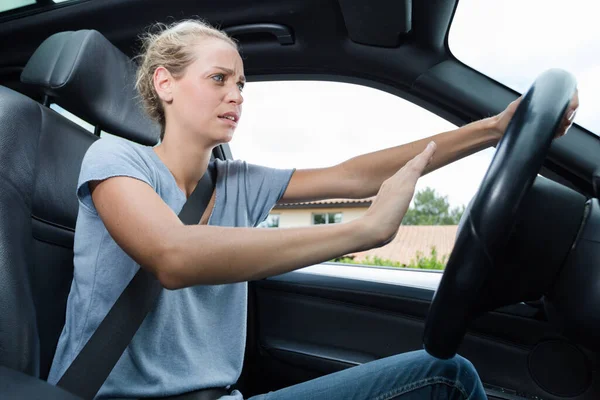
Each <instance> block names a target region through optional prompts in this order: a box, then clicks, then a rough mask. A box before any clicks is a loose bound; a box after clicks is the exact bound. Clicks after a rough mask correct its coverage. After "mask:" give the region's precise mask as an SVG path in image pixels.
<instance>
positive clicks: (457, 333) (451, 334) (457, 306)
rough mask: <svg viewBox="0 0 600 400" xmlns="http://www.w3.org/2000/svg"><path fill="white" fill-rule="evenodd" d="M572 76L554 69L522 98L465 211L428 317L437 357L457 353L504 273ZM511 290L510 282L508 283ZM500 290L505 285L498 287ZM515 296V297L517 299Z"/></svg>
mask: <svg viewBox="0 0 600 400" xmlns="http://www.w3.org/2000/svg"><path fill="white" fill-rule="evenodd" d="M576 86H577V83H576V80H575V78H574V77H573V75H571V74H570V73H568V72H566V71H563V70H559V69H551V70H548V71H546V72H544V73H543V74H542V75H540V76H539V77H538V78H537V79H536V81H535V82H534V84H533V85H532V86H531V88H530V89H529V90H528V91H527V93H526V94H525V96H524V97H523V99H522V101H521V103H520V104H519V106H518V107H517V109H516V111H515V114H514V116H513V118H512V119H511V121H510V123H509V125H508V127H507V129H506V132H505V133H504V136H503V137H502V139H501V140H500V142H499V143H498V146H497V150H496V154H495V155H494V158H493V159H492V163H491V164H490V167H489V168H488V170H487V172H486V174H485V177H484V178H483V181H482V182H481V185H480V187H479V190H478V192H477V194H476V195H475V197H474V199H473V201H472V203H471V206H470V207H469V208H468V209H467V210H466V211H465V215H464V216H463V219H464V220H463V221H464V223H463V224H462V226H461V227H459V232H458V235H457V239H456V243H455V245H454V249H453V250H452V253H451V254H450V258H449V260H448V264H447V265H446V269H445V271H444V275H443V276H442V280H441V282H440V285H439V287H438V289H437V291H436V293H435V295H434V298H433V302H432V304H431V307H430V309H429V313H428V315H427V321H426V323H425V332H424V336H423V344H424V347H425V350H426V351H427V352H428V353H429V354H431V355H432V356H434V357H438V358H443V359H446V358H451V357H453V356H454V355H455V354H456V352H457V350H458V347H459V345H460V343H461V342H462V339H463V337H464V335H465V333H466V330H467V327H468V325H469V324H470V322H471V321H472V319H473V318H474V317H475V316H477V315H478V314H479V313H481V312H484V311H490V310H491V309H486V305H490V306H491V305H492V304H496V305H498V304H502V299H498V298H494V299H493V300H492V301H490V300H491V299H489V294H488V293H489V292H494V293H496V296H498V293H499V291H491V290H488V289H489V288H490V287H491V286H492V285H493V284H494V281H495V280H496V279H492V278H494V277H498V276H502V273H503V271H501V270H499V267H498V266H497V265H496V264H495V263H494V261H495V258H496V256H498V255H500V254H501V252H502V251H503V249H504V247H505V246H506V243H507V242H508V239H509V237H510V234H511V231H512V229H513V227H514V225H515V222H516V220H517V214H518V210H519V206H520V204H521V201H522V200H523V198H524V197H525V195H526V194H527V192H528V191H529V189H530V188H531V185H532V183H533V181H534V179H535V178H536V176H537V174H538V172H539V170H540V168H541V167H542V163H543V162H544V159H545V158H546V154H547V152H548V150H549V148H550V145H551V143H552V139H553V137H554V133H555V132H556V129H557V128H558V126H559V124H560V122H561V120H562V117H563V115H564V113H565V112H566V110H567V107H568V105H569V103H570V101H571V98H572V97H573V95H574V93H575V89H576ZM507 289H508V290H510V288H507ZM500 293H501V291H500ZM513 302H514V301H513Z"/></svg>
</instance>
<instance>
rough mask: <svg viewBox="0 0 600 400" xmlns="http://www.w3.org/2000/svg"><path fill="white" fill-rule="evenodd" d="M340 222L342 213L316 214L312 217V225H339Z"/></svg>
mask: <svg viewBox="0 0 600 400" xmlns="http://www.w3.org/2000/svg"><path fill="white" fill-rule="evenodd" d="M340 222H342V213H341V212H338V213H318V214H313V215H312V224H313V225H321V224H339V223H340Z"/></svg>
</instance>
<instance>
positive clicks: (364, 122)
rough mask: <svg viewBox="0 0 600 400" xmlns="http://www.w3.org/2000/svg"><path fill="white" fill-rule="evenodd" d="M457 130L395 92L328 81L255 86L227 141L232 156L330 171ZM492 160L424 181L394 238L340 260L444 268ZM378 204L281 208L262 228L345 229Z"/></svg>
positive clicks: (486, 157)
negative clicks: (362, 156) (358, 158)
mask: <svg viewBox="0 0 600 400" xmlns="http://www.w3.org/2000/svg"><path fill="white" fill-rule="evenodd" d="M452 129H456V126H455V125H453V124H451V123H449V122H448V121H446V120H444V119H442V118H440V117H439V116H437V115H435V114H433V113H431V112H429V111H427V110H425V109H423V108H421V107H419V106H416V105H415V104H413V103H410V102H408V101H406V100H404V99H402V98H400V97H398V96H395V95H392V94H390V93H387V92H384V91H381V90H378V89H373V88H370V87H365V86H361V85H356V84H349V83H340V82H322V81H281V82H250V83H248V84H247V85H246V88H245V89H244V105H243V115H242V118H241V120H240V124H239V127H238V129H237V130H236V132H235V135H234V138H233V140H232V141H231V143H230V148H231V151H232V154H233V157H234V158H236V159H243V160H245V161H247V162H250V163H254V164H260V165H265V166H270V167H276V168H315V167H326V166H331V165H334V164H337V163H340V162H343V161H345V160H347V159H349V158H351V157H354V156H358V155H360V154H364V153H367V152H371V151H376V150H381V149H384V148H388V147H392V146H397V145H401V144H403V143H408V142H412V141H414V140H418V139H422V138H424V137H427V136H431V135H433V134H436V133H440V132H443V131H447V130H452ZM492 156H493V149H487V150H484V151H481V152H479V153H477V154H474V155H472V156H469V157H467V158H465V159H463V160H460V161H458V162H455V163H453V164H451V165H449V166H446V167H444V168H442V169H439V170H438V171H435V172H433V173H430V174H428V175H426V176H424V177H422V178H421V179H420V180H419V182H418V184H417V188H416V195H415V197H414V199H413V202H412V204H411V207H410V209H409V211H408V213H407V215H406V217H405V218H404V221H403V224H402V226H401V227H400V230H399V232H398V235H397V236H396V239H395V240H394V241H392V242H391V243H390V244H388V245H387V246H384V247H381V248H379V249H373V250H370V251H367V252H362V253H355V254H348V255H346V257H342V258H339V259H336V260H332V261H334V262H337V263H343V264H352V265H368V266H381V267H391V268H420V269H433V270H440V269H442V268H443V267H444V266H445V263H446V261H447V257H448V255H449V254H450V252H451V250H452V247H453V245H454V240H455V235H456V232H457V224H458V221H459V219H460V216H461V215H462V212H463V211H464V207H465V206H466V205H467V204H468V202H469V201H470V199H471V198H472V197H473V196H474V194H475V192H476V191H477V188H478V186H479V183H480V182H481V180H482V178H483V175H484V174H485V172H486V170H487V167H488V166H489V163H490V162H491V159H492ZM371 201H372V199H329V200H322V201H313V202H308V203H293V204H281V205H277V206H275V207H274V208H273V210H272V213H271V215H270V217H269V218H268V219H267V221H265V222H264V223H263V224H261V227H265V228H266V227H280V228H285V227H297V226H311V225H318V224H332V223H345V222H349V221H352V220H354V219H356V218H360V217H361V216H362V215H363V214H364V213H365V212H366V210H367V209H368V207H369V206H370V204H371Z"/></svg>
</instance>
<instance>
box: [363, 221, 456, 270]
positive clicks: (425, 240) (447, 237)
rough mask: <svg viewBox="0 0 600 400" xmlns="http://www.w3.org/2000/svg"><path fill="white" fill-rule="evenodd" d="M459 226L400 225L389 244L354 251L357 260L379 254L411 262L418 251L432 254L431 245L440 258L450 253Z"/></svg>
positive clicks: (402, 261) (386, 257)
mask: <svg viewBox="0 0 600 400" xmlns="http://www.w3.org/2000/svg"><path fill="white" fill-rule="evenodd" d="M457 230H458V226H456V225H435V226H420V225H419V226H413V225H410V226H409V225H403V226H400V229H399V230H398V234H397V235H396V237H395V238H394V240H392V241H391V242H390V243H388V244H387V245H385V246H383V247H380V248H377V249H371V250H367V251H361V252H358V253H352V254H353V255H354V256H355V258H354V260H356V261H362V260H364V259H365V258H366V257H367V256H370V257H371V258H373V257H375V256H377V257H380V258H384V259H388V260H393V261H398V262H401V263H403V264H410V262H411V260H412V259H414V258H416V254H417V251H420V252H422V253H423V255H424V256H429V255H430V254H431V247H432V246H435V248H436V250H437V254H438V259H441V258H442V257H443V256H444V255H448V256H449V255H450V252H451V251H452V248H453V247H454V242H455V238H456V233H457Z"/></svg>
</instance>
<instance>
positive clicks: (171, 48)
mask: <svg viewBox="0 0 600 400" xmlns="http://www.w3.org/2000/svg"><path fill="white" fill-rule="evenodd" d="M200 38H216V39H221V40H224V41H225V42H227V43H229V44H231V45H232V46H233V47H234V48H235V49H236V50H238V46H237V43H236V42H235V41H234V40H233V39H231V38H230V37H229V36H228V35H227V34H226V33H225V32H223V31H220V30H218V29H216V28H213V27H212V26H210V25H209V24H208V23H206V22H204V21H201V20H196V19H193V20H189V19H188V20H183V21H179V22H175V23H172V24H170V25H165V24H162V23H157V24H155V25H153V26H152V27H151V28H150V29H149V30H148V32H147V33H145V34H144V35H143V36H142V37H141V40H142V52H141V54H140V56H138V58H139V59H140V61H139V68H138V70H137V77H136V82H135V87H136V89H137V90H138V93H139V94H140V97H141V100H142V104H143V106H144V109H145V110H146V113H148V115H149V116H150V118H152V119H153V120H154V121H156V122H158V124H159V125H160V139H161V140H163V139H164V135H165V125H166V119H165V110H164V108H163V105H162V102H161V100H160V97H158V93H156V89H155V88H154V77H153V76H154V71H156V68H158V67H164V68H166V69H167V70H168V71H169V72H170V73H171V75H173V76H174V77H175V78H178V77H180V76H182V75H183V73H184V72H185V69H186V68H187V67H188V66H189V65H190V64H191V63H193V62H194V61H195V59H196V55H195V54H194V52H193V51H192V45H193V44H195V43H196V42H197V41H198V39H200Z"/></svg>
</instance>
